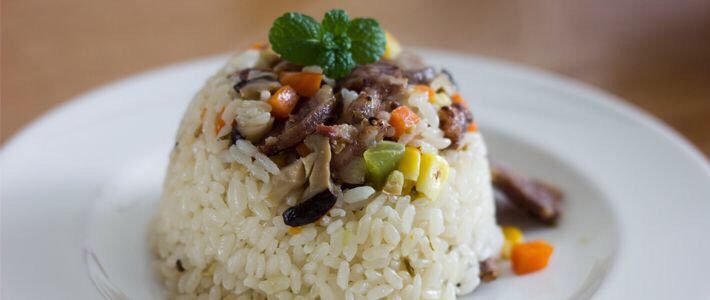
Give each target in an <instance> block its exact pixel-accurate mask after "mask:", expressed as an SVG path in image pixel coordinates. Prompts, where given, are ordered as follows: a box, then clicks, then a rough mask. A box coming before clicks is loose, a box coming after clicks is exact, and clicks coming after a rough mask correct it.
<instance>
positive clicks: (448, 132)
mask: <svg viewBox="0 0 710 300" xmlns="http://www.w3.org/2000/svg"><path fill="white" fill-rule="evenodd" d="M468 123H469V121H468V120H467V118H466V109H465V108H463V107H462V106H459V105H452V106H444V107H442V108H441V109H440V110H439V128H441V130H442V131H443V132H444V136H445V137H447V138H449V139H450V140H451V143H452V144H456V143H457V142H458V141H459V140H460V139H461V136H462V135H463V133H464V132H465V131H466V126H467V125H468Z"/></svg>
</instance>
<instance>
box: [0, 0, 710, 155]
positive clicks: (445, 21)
mask: <svg viewBox="0 0 710 300" xmlns="http://www.w3.org/2000/svg"><path fill="white" fill-rule="evenodd" d="M335 6H337V7H341V8H344V9H346V10H347V11H348V12H349V13H350V14H351V15H354V16H370V17H375V18H377V19H378V20H379V21H380V22H381V23H382V25H383V26H384V27H385V28H386V29H387V30H389V31H391V32H393V33H394V34H395V35H396V36H397V37H398V38H399V40H400V41H401V42H402V43H404V44H407V45H417V46H424V47H437V48H444V49H449V50H454V51H460V52H468V53H475V54H479V55H486V56H491V57H496V58H500V59H505V60H510V61H514V62H518V63H522V64H528V65H533V66H537V67H540V68H543V69H547V70H551V71H553V72H557V73H560V74H563V75H567V76H570V77H573V78H576V79H578V80H581V81H584V82H586V83H589V84H592V85H595V86H597V87H600V88H602V89H604V90H607V91H609V92H611V93H613V94H616V95H618V96H620V97H622V98H624V99H627V100H628V101H630V102H631V103H633V104H635V105H637V106H639V107H641V108H642V109H644V110H646V111H648V112H650V113H651V114H653V115H655V116H656V117H658V118H659V119H661V120H663V121H665V122H666V123H668V124H670V125H671V126H672V127H673V128H675V129H676V130H677V131H679V132H680V133H681V134H683V135H684V136H686V137H687V138H688V139H689V140H690V141H691V142H693V143H694V144H695V145H696V146H697V147H698V148H700V149H701V150H702V151H703V152H704V153H705V154H706V155H708V154H710V2H708V1H706V0H697V1H695V0H678V1H667V0H645V1H644V0H628V1H627V0H625V1H613V0H579V1H578V0H572V1H569V0H543V1H527V0H512V1H497V0H492V1H423V0H421V1H420V0H415V1H402V2H395V1H381V0H380V1H369V0H368V1H362V0H359V1H351V2H347V3H346V2H344V1H337V2H334V3H332V2H327V1H304V0H284V1H280V0H279V1H272V0H261V1H229V0H214V1H213V0H209V1H206V0H203V1H194V0H151V1H139V0H124V1H108V0H51V1H49V0H4V1H2V18H1V21H2V61H1V64H2V70H1V77H2V78H1V87H0V88H1V94H0V97H1V98H0V101H1V103H0V111H1V115H0V121H1V122H0V140H1V141H2V142H4V141H7V140H8V138H10V137H12V135H13V134H15V133H16V132H17V131H18V130H20V129H21V128H22V127H23V126H25V125H27V124H28V123H29V122H31V121H32V120H33V119H35V118H37V117H38V116H40V115H41V114H42V113H44V112H46V111H47V110H49V109H51V108H52V107H55V106H57V105H59V104H60V103H62V102H65V101H68V100H69V99H71V98H72V97H74V96H77V95H79V94H81V93H83V92H85V91H87V90H90V89H92V88H95V87H98V86H100V85H102V84H105V83H107V82H110V81H112V80H116V79H119V78H122V77H125V76H129V75H131V74H134V73H136V72H140V71H145V70H148V69H151V68H155V67H158V66H161V65H165V64H169V63H174V62H178V61H182V60H188V59H192V58H196V57H203V56H207V55H212V54H218V53H223V52H227V51H230V50H232V49H239V48H243V47H246V46H247V45H248V44H251V43H252V42H254V41H260V40H265V37H266V32H267V31H268V28H269V26H270V24H271V22H272V20H273V19H274V18H275V17H277V16H278V15H280V14H282V13H283V12H284V11H290V10H297V11H301V12H305V13H308V14H311V15H314V16H317V18H320V16H321V15H322V13H323V12H324V11H325V10H327V9H329V8H331V7H335Z"/></svg>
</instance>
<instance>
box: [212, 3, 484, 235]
mask: <svg viewBox="0 0 710 300" xmlns="http://www.w3.org/2000/svg"><path fill="white" fill-rule="evenodd" d="M269 41H270V44H271V46H270V47H268V46H263V45H259V46H258V49H259V56H260V57H259V60H258V62H257V63H256V66H255V67H252V68H246V69H242V70H237V71H235V72H234V73H232V74H231V75H229V78H230V79H231V80H232V81H233V82H234V92H235V93H237V95H238V96H239V97H240V98H241V99H243V101H242V104H240V105H241V106H240V107H239V109H238V110H237V111H236V112H232V111H234V110H233V109H232V108H229V109H227V108H222V109H221V110H218V111H217V114H218V118H216V119H215V124H214V131H215V133H216V135H217V137H218V138H220V139H229V140H231V142H232V143H237V142H238V141H239V140H241V139H246V140H249V141H250V142H251V143H252V144H254V145H257V148H258V149H259V151H260V152H261V153H263V154H265V155H267V156H268V157H269V158H270V159H271V160H272V161H274V162H276V163H277V165H278V167H279V169H280V170H281V172H279V174H278V175H275V176H274V177H273V179H272V180H274V181H275V184H274V186H275V188H274V189H273V190H272V191H271V194H272V195H271V196H273V197H274V198H276V199H282V198H283V197H285V196H286V195H289V194H293V193H292V192H293V191H297V190H298V191H301V190H303V191H302V193H301V195H302V196H301V197H300V199H296V200H297V201H295V202H294V203H296V205H294V206H293V207H291V208H289V209H288V210H286V211H285V212H284V214H283V217H284V223H285V224H287V225H289V226H302V225H305V224H309V223H313V222H316V221H317V220H318V219H319V218H320V217H322V216H323V215H325V214H326V213H327V212H328V211H329V209H330V208H331V207H332V206H333V204H334V203H335V201H334V199H336V198H337V197H336V195H338V194H340V193H342V189H346V188H352V187H355V186H369V187H372V188H373V189H375V190H379V191H382V192H384V193H387V194H390V195H412V197H413V199H415V200H416V199H420V198H426V199H429V200H431V201H436V200H437V199H438V197H439V193H440V191H441V187H442V185H443V184H444V183H445V182H446V180H447V179H448V173H449V165H448V162H447V161H446V160H445V159H444V158H443V157H442V156H441V155H440V151H443V150H446V149H451V148H453V149H455V148H457V147H459V146H460V145H459V141H460V140H461V138H462V136H463V135H464V133H465V132H467V131H475V125H473V124H474V123H473V116H472V114H471V112H470V110H469V109H468V107H467V106H466V104H465V102H464V101H463V99H462V98H461V96H460V95H459V94H458V93H457V88H456V85H455V84H454V82H453V80H452V78H451V75H450V74H449V73H448V72H445V71H441V70H435V69H434V68H432V67H429V66H426V65H424V64H422V63H421V60H420V59H418V58H417V57H416V56H414V55H412V54H409V53H406V52H403V51H402V48H401V47H400V46H399V44H398V42H397V41H396V40H395V39H394V37H393V36H392V35H390V34H388V33H385V32H384V31H383V30H382V29H381V28H380V26H379V24H378V23H377V21H375V20H373V19H369V18H355V19H352V20H351V19H350V17H349V16H348V15H347V14H346V13H345V12H344V11H342V10H331V11H329V12H327V13H326V14H325V16H324V18H323V20H322V21H321V22H320V23H319V22H317V21H316V20H315V19H313V18H311V17H309V16H305V15H302V14H299V13H286V14H284V15H283V16H281V17H279V18H278V19H277V20H276V21H275V22H274V24H273V27H272V28H271V30H270V32H269ZM251 100H253V101H251ZM228 113H232V114H236V116H235V118H234V121H227V122H225V121H224V120H225V119H224V117H223V115H225V114H228ZM228 122H232V123H231V124H228ZM226 125H231V127H230V128H231V131H229V130H224V127H225V126H226ZM432 130H435V131H436V133H432ZM427 134H428V135H434V136H436V137H437V138H436V144H435V145H431V144H427V143H422V142H421V140H426V138H424V137H423V136H425V135H427ZM417 140H420V141H417Z"/></svg>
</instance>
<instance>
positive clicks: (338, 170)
mask: <svg viewBox="0 0 710 300" xmlns="http://www.w3.org/2000/svg"><path fill="white" fill-rule="evenodd" d="M362 123H363V124H362V125H361V128H360V130H359V131H358V133H357V137H356V138H355V139H354V140H353V141H352V143H350V144H349V145H347V146H346V147H341V149H338V150H339V151H337V150H336V149H334V152H335V154H334V155H333V160H332V161H331V164H330V166H331V169H332V171H333V174H334V177H335V179H337V180H338V181H340V182H343V183H348V184H362V183H364V182H365V177H364V175H365V172H364V171H365V170H364V167H365V166H364V160H363V159H362V153H363V152H365V150H367V148H368V147H370V146H372V145H374V144H375V143H377V142H379V141H382V140H383V139H384V137H385V136H387V135H388V134H392V132H393V131H394V129H393V128H392V126H390V125H389V123H387V121H384V120H378V119H374V118H372V119H370V120H366V121H363V122H362Z"/></svg>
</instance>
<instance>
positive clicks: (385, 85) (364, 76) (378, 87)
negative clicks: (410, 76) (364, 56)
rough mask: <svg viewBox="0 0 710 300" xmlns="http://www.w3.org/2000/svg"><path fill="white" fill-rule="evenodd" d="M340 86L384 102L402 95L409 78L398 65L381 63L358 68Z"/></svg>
mask: <svg viewBox="0 0 710 300" xmlns="http://www.w3.org/2000/svg"><path fill="white" fill-rule="evenodd" d="M340 86H341V87H344V88H347V89H349V90H354V91H358V92H365V93H366V94H367V95H368V96H371V97H373V98H377V99H380V100H384V99H386V98H390V97H393V96H397V95H399V94H401V93H402V92H403V91H404V89H405V87H406V86H407V78H406V77H404V74H402V70H400V69H399V67H397V66H396V65H393V64H391V63H387V62H381V61H380V62H376V63H372V64H367V65H360V66H358V67H356V68H355V69H354V70H353V71H352V72H351V73H350V75H348V77H345V78H344V79H343V80H341V81H340Z"/></svg>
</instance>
